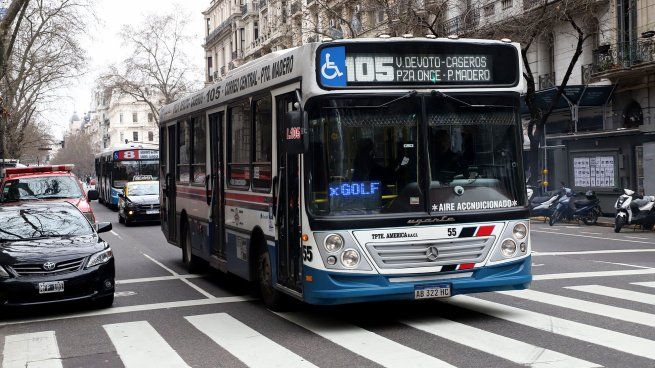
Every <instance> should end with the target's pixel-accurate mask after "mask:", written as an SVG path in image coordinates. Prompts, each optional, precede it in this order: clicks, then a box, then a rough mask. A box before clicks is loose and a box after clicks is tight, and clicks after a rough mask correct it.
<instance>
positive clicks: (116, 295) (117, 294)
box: [114, 291, 136, 298]
mask: <svg viewBox="0 0 655 368" xmlns="http://www.w3.org/2000/svg"><path fill="white" fill-rule="evenodd" d="M132 295H136V291H117V292H115V293H114V298H122V297H124V296H132Z"/></svg>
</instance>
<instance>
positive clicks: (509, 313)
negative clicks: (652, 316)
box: [444, 295, 655, 359]
mask: <svg viewBox="0 0 655 368" xmlns="http://www.w3.org/2000/svg"><path fill="white" fill-rule="evenodd" d="M444 302H445V303H448V304H451V305H453V306H455V307H459V308H466V309H469V310H472V311H475V312H478V313H482V314H486V315H489V316H492V317H496V318H499V319H503V320H506V321H509V322H513V323H517V324H520V325H524V326H527V327H531V328H536V329H539V330H542V331H546V332H549V333H554V334H558V335H562V336H566V337H570V338H573V339H576V340H581V341H585V342H588V343H591V344H596V345H600V346H604V347H607V348H610V349H614V350H618V351H622V352H625V353H628V354H632V355H637V356H640V357H644V358H648V359H655V341H652V340H648V339H644V338H641V337H637V336H631V335H628V334H624V333H621V332H616V331H612V330H608V329H605V328H600V327H595V326H590V325H586V324H584V323H579V322H575V321H569V320H566V319H563V318H558V317H553V316H549V315H547V314H542V313H537V312H532V311H528V310H525V309H520V308H516V307H511V306H507V305H504V304H500V303H495V302H490V301H487V300H483V299H478V298H474V297H471V296H465V295H460V296H456V297H453V298H452V299H449V300H444Z"/></svg>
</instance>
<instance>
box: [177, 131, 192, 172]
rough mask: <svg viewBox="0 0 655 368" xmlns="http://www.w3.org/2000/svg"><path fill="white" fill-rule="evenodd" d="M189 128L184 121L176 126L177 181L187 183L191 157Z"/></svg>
mask: <svg viewBox="0 0 655 368" xmlns="http://www.w3.org/2000/svg"><path fill="white" fill-rule="evenodd" d="M190 130H191V129H190V127H189V123H188V122H187V121H186V120H183V121H181V122H179V124H178V125H177V137H178V138H177V180H178V181H181V182H185V183H188V182H189V163H190V156H191V139H190V135H191V132H190Z"/></svg>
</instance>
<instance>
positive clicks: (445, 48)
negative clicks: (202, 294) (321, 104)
mask: <svg viewBox="0 0 655 368" xmlns="http://www.w3.org/2000/svg"><path fill="white" fill-rule="evenodd" d="M319 50H320V52H319V58H318V63H319V65H318V68H317V69H318V70H317V73H318V74H319V78H317V79H318V81H319V82H320V84H321V86H323V87H327V88H348V87H383V86H390V87H401V86H407V87H411V86H426V87H439V86H464V87H471V86H492V85H494V86H495V85H503V86H514V85H516V84H517V83H518V81H519V70H518V69H519V68H518V58H519V55H518V52H517V50H516V48H515V47H514V46H512V45H510V44H497V43H496V44H474V43H454V42H428V43H425V42H423V43H406V42H405V43H395V44H394V43H392V44H389V45H386V44H383V43H376V44H357V43H353V44H347V45H338V46H326V47H323V48H321V49H319Z"/></svg>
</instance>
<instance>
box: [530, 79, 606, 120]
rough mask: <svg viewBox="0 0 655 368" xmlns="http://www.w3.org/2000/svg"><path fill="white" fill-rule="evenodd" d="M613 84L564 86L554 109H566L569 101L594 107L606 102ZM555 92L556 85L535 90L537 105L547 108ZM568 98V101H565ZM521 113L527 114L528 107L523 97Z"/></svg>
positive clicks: (581, 105) (580, 105)
mask: <svg viewBox="0 0 655 368" xmlns="http://www.w3.org/2000/svg"><path fill="white" fill-rule="evenodd" d="M615 87H616V86H615V85H603V86H595V85H571V86H566V87H564V93H563V96H562V97H560V99H559V101H557V106H555V110H554V111H557V110H561V109H568V108H569V103H571V104H575V105H578V106H579V107H596V106H603V105H605V104H607V103H608V102H609V100H610V98H611V97H612V93H613V92H614V88H615ZM556 94H557V87H552V88H548V89H544V90H541V91H537V92H536V97H535V98H536V101H537V105H538V106H540V107H541V108H542V109H547V108H548V107H549V106H550V104H551V103H552V101H553V99H554V98H555V95H556ZM567 100H568V101H567ZM521 113H523V114H528V113H529V111H528V107H527V106H526V105H525V99H524V98H521Z"/></svg>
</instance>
